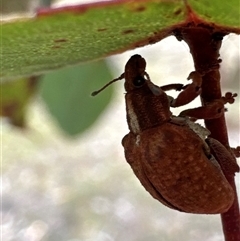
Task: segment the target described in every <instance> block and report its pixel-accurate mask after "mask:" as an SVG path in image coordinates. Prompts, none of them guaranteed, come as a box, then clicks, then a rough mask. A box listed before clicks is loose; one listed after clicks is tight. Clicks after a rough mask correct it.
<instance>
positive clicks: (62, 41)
mask: <svg viewBox="0 0 240 241" xmlns="http://www.w3.org/2000/svg"><path fill="white" fill-rule="evenodd" d="M54 42H55V43H65V42H67V39H65V38H60V39H55V40H54Z"/></svg>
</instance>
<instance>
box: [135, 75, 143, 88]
mask: <svg viewBox="0 0 240 241" xmlns="http://www.w3.org/2000/svg"><path fill="white" fill-rule="evenodd" d="M145 82H146V80H145V79H144V77H142V76H137V77H135V78H134V80H133V84H134V86H136V87H140V86H142V85H143V84H144V83H145Z"/></svg>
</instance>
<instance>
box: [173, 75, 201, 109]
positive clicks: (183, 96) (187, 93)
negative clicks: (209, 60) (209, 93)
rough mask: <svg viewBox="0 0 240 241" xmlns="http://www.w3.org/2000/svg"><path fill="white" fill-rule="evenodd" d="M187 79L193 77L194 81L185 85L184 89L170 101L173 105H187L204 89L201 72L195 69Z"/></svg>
mask: <svg viewBox="0 0 240 241" xmlns="http://www.w3.org/2000/svg"><path fill="white" fill-rule="evenodd" d="M187 79H188V80H190V79H191V80H192V83H191V84H188V85H185V86H184V87H183V91H182V92H181V93H180V94H179V95H178V96H177V98H176V99H174V100H173V101H172V102H171V103H170V105H171V107H179V106H183V105H186V104H188V103H190V102H191V101H193V100H194V99H195V98H196V97H197V96H199V95H200V93H201V91H202V88H201V86H202V76H201V75H200V73H198V72H197V71H193V72H191V73H190V74H189V76H188V78H187Z"/></svg>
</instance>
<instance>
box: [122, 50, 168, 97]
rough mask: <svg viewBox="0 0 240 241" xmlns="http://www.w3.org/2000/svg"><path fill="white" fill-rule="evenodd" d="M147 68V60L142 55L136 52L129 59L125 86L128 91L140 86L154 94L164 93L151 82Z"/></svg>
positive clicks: (126, 67)
mask: <svg viewBox="0 0 240 241" xmlns="http://www.w3.org/2000/svg"><path fill="white" fill-rule="evenodd" d="M145 69H146V61H145V59H144V58H143V57H142V56H141V55H138V54H135V55H133V56H132V57H131V58H130V59H129V60H128V62H127V63H126V65H125V72H124V78H125V83H124V87H125V90H126V91H127V93H128V92H131V91H133V90H137V89H140V88H146V89H149V90H150V91H151V92H152V93H153V94H154V95H157V96H158V95H161V94H164V92H163V91H162V90H161V89H160V88H159V87H158V86H156V85H154V84H153V83H152V82H151V80H150V78H149V75H148V74H147V73H146V72H145Z"/></svg>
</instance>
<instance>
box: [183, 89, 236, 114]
mask: <svg viewBox="0 0 240 241" xmlns="http://www.w3.org/2000/svg"><path fill="white" fill-rule="evenodd" d="M236 96H237V94H236V93H234V94H233V93H231V92H227V93H226V94H225V96H223V97H222V98H221V99H217V100H214V101H212V102H210V103H207V104H206V105H205V106H200V107H197V108H193V109H187V110H184V111H182V112H181V113H180V114H179V116H189V117H192V118H196V119H215V118H219V117H220V116H221V115H222V114H223V113H224V112H225V111H227V109H226V108H225V107H224V105H225V104H227V103H229V104H232V103H234V100H235V99H234V98H235V97H236Z"/></svg>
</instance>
